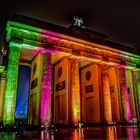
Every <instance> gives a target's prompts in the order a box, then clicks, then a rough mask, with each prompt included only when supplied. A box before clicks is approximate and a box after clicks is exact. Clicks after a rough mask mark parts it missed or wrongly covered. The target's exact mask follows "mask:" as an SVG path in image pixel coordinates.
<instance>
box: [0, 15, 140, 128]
mask: <svg viewBox="0 0 140 140" xmlns="http://www.w3.org/2000/svg"><path fill="white" fill-rule="evenodd" d="M27 21H28V22H27ZM61 29H62V30H63V31H62V32H61ZM71 29H72V30H73V29H74V30H73V31H74V32H75V33H76V36H77V37H76V36H75V35H72V34H70V33H69V32H66V30H68V29H64V28H61V27H60V28H59V27H57V30H56V29H55V28H51V25H48V26H41V24H39V25H38V26H36V25H32V24H31V22H29V19H28V20H26V22H25V21H24V20H23V17H21V18H15V19H13V20H11V21H8V22H7V27H6V31H7V33H6V42H7V43H8V44H9V46H8V47H9V51H8V66H7V69H5V71H2V74H1V75H2V76H1V82H0V122H2V124H3V125H4V126H6V125H14V124H15V123H16V119H17V117H19V118H20V117H21V116H20V115H19V116H16V113H15V112H16V110H19V112H20V113H21V114H22V115H23V114H24V113H26V119H27V122H28V124H29V125H44V124H45V123H48V124H50V123H51V121H52V120H53V121H54V123H56V124H67V125H70V124H73V125H75V124H78V123H80V122H82V123H87V124H89V123H99V124H100V123H112V122H117V123H120V122H127V123H130V122H132V121H133V120H135V121H138V122H139V121H140V56H139V55H136V54H133V53H130V52H127V51H122V50H119V49H116V48H112V47H110V46H108V45H106V44H105V43H104V41H103V40H104V37H101V38H100V35H98V34H97V35H95V33H93V34H91V33H89V34H87V33H88V32H85V31H86V29H80V27H73V28H71ZM79 29H80V30H81V32H79ZM69 30H70V29H69ZM82 31H83V32H82ZM82 33H83V34H82ZM80 34H82V35H83V36H82V37H80V36H79V35H80ZM85 34H86V36H88V35H91V36H92V37H91V36H90V39H91V38H93V40H92V41H88V39H87V40H86V39H84V35H85ZM94 39H95V41H94ZM99 40H101V42H103V43H99V42H98V41H99ZM22 65H23V66H26V67H29V68H30V70H31V72H30V76H29V75H28V76H27V77H28V80H27V81H26V82H25V83H28V84H27V86H28V87H29V89H27V90H26V88H27V86H26V84H25V85H24V84H23V86H24V88H23V89H22V90H18V88H19V85H20V84H21V83H20V81H22V80H23V79H24V78H23V77H22V74H20V73H21V70H20V69H19V66H22ZM23 73H24V72H23ZM19 75H21V78H19ZM21 87H22V86H21ZM24 89H25V90H26V91H27V93H26V96H27V97H28V98H26V104H25V106H26V108H28V109H26V112H25V111H23V109H22V108H21V109H19V104H18V103H17V102H18V96H17V95H21V94H22V92H23V91H24ZM17 91H18V92H19V93H18V94H17ZM20 97H22V99H23V100H24V96H20ZM20 97H19V98H20ZM27 100H28V101H27ZM21 102H22V100H21ZM20 104H21V103H20ZM21 106H23V104H21ZM17 114H18V113H17ZM23 116H24V115H23Z"/></svg>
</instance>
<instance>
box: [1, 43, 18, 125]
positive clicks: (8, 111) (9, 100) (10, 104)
mask: <svg viewBox="0 0 140 140" xmlns="http://www.w3.org/2000/svg"><path fill="white" fill-rule="evenodd" d="M19 56H20V48H19V47H16V46H13V44H10V51H9V62H8V70H7V77H6V90H5V97H4V114H3V125H4V126H6V125H13V124H14V112H15V103H16V93H17V80H18V65H19Z"/></svg>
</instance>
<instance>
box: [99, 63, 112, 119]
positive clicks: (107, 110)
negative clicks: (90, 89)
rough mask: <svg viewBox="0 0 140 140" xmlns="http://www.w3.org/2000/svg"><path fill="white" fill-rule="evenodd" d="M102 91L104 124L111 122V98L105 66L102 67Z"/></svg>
mask: <svg viewBox="0 0 140 140" xmlns="http://www.w3.org/2000/svg"><path fill="white" fill-rule="evenodd" d="M102 67H103V69H102V75H101V78H102V91H103V107H104V120H105V122H112V109H111V97H110V84H109V76H108V73H107V68H106V66H104V65H103V66H102Z"/></svg>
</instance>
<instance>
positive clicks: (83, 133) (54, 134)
mask: <svg viewBox="0 0 140 140" xmlns="http://www.w3.org/2000/svg"><path fill="white" fill-rule="evenodd" d="M63 139H64V140H97V139H100V140H102V139H106V140H117V139H118V140H121V139H123V140H126V139H128V140H135V139H140V128H139V127H136V126H135V127H132V126H110V127H86V128H80V129H79V128H65V129H58V130H55V131H50V130H45V131H22V132H18V133H17V132H0V140H63Z"/></svg>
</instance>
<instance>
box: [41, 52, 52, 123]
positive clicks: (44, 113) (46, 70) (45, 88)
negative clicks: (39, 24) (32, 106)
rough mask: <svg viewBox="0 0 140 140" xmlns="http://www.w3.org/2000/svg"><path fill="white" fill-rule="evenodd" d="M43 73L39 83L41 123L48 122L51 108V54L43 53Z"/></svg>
mask: <svg viewBox="0 0 140 140" xmlns="http://www.w3.org/2000/svg"><path fill="white" fill-rule="evenodd" d="M43 59H44V60H43V73H42V84H41V100H40V104H41V107H40V111H41V112H40V113H41V114H40V115H41V116H40V117H41V123H42V124H44V123H45V122H48V123H50V108H51V103H50V102H51V56H50V55H49V54H44V58H43Z"/></svg>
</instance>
